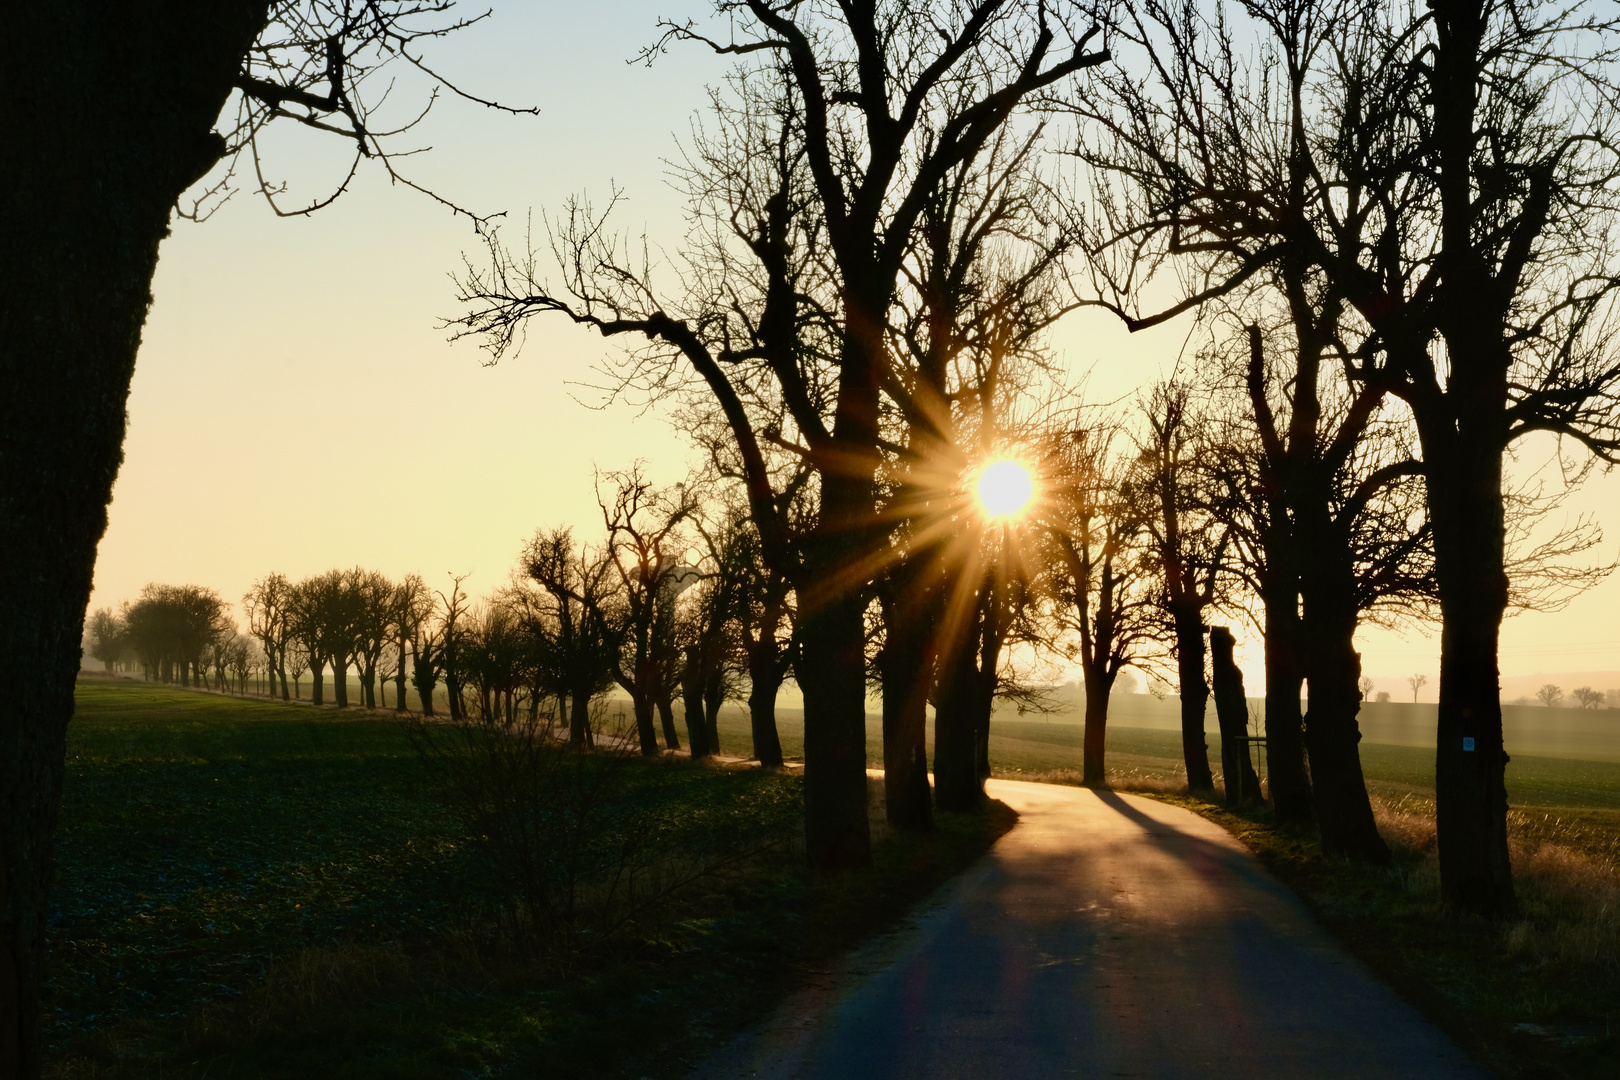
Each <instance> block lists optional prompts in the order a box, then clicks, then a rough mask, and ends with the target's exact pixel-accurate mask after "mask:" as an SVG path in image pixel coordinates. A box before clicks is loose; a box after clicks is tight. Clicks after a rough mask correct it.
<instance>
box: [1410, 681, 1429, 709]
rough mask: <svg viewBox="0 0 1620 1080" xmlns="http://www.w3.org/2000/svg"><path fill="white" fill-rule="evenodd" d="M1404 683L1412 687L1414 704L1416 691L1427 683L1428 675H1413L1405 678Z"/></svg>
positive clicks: (1416, 696)
mask: <svg viewBox="0 0 1620 1080" xmlns="http://www.w3.org/2000/svg"><path fill="white" fill-rule="evenodd" d="M1406 685H1407V686H1410V687H1411V688H1412V704H1414V705H1416V704H1417V699H1418V691H1419V690H1422V689H1423V688H1424V687H1425V686H1428V685H1429V677H1428V676H1427V675H1413V676H1412V677H1411V678H1409V679H1407V680H1406Z"/></svg>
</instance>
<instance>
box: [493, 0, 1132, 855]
mask: <svg viewBox="0 0 1620 1080" xmlns="http://www.w3.org/2000/svg"><path fill="white" fill-rule="evenodd" d="M718 8H719V11H720V12H721V13H723V14H724V15H725V16H726V17H728V18H729V19H730V20H731V27H732V32H733V33H734V34H735V35H736V36H735V37H734V38H732V39H730V40H726V41H722V40H719V39H715V38H711V37H707V36H704V35H703V34H702V33H701V31H700V30H698V29H697V28H696V27H695V26H693V25H692V24H669V25H668V26H667V32H666V34H665V36H664V37H663V38H662V39H661V40H660V41H659V42H658V44H657V45H655V46H654V47H653V48H652V49H650V50H649V51H648V55H649V57H651V56H652V55H656V54H657V53H658V52H661V51H662V50H663V49H664V48H666V47H668V46H669V45H672V44H674V43H676V42H680V41H691V42H696V43H698V44H699V45H701V46H704V47H707V48H711V49H713V50H715V51H717V52H720V53H724V54H733V55H739V56H742V57H744V58H745V59H744V60H743V65H744V66H743V68H742V70H741V74H740V76H739V79H740V82H734V83H733V84H732V86H734V87H736V86H739V85H742V83H746V82H751V83H752V84H753V85H756V86H761V87H764V88H765V90H764V91H763V92H762V95H761V97H760V98H759V99H758V100H760V102H761V104H762V106H763V108H762V110H761V111H760V112H758V113H756V115H758V116H759V117H760V118H761V121H762V123H763V124H764V125H766V126H767V127H774V128H775V131H774V132H772V136H773V137H769V138H767V139H766V140H764V146H763V147H761V146H759V145H758V144H755V145H750V146H747V147H746V148H745V150H746V152H747V153H748V154H749V156H753V155H755V154H759V153H760V151H761V150H763V151H764V154H765V155H766V156H767V157H769V158H774V159H776V160H777V161H780V162H786V163H788V164H789V165H790V168H788V169H777V170H775V171H776V172H777V173H778V175H781V176H786V177H797V179H796V180H794V181H792V182H790V183H788V184H786V185H774V186H773V187H771V188H769V189H767V190H768V191H769V195H768V196H767V198H766V199H765V200H762V202H763V205H759V206H758V209H759V210H760V211H764V212H760V213H757V214H755V213H749V214H747V216H742V215H738V214H735V213H730V214H722V215H720V216H719V218H718V220H721V221H726V220H731V221H734V222H736V223H737V225H736V226H734V227H735V228H738V230H739V231H740V232H742V234H743V235H742V236H740V237H739V238H738V239H740V240H741V241H742V242H743V244H744V245H746V246H747V249H748V250H749V251H750V252H751V258H752V259H753V260H757V263H758V265H760V266H761V267H762V268H763V270H764V273H763V274H762V275H760V276H761V277H762V278H764V279H765V282H766V284H767V286H768V289H767V293H766V296H765V300H766V303H764V304H761V305H758V306H756V305H754V304H753V303H750V304H749V306H748V310H751V311H754V312H759V313H760V315H761V317H760V320H759V322H758V323H757V324H752V325H745V326H740V327H737V329H738V331H739V332H738V333H737V334H736V335H735V336H732V337H727V336H722V335H720V334H718V333H716V332H717V331H719V330H721V329H723V328H724V329H730V328H731V326H733V325H735V324H734V323H732V322H731V320H730V318H729V317H724V316H723V317H720V318H715V317H714V313H715V312H716V308H717V307H718V306H721V305H712V304H709V303H701V304H699V305H697V306H695V307H694V308H693V309H692V310H693V314H694V315H697V314H699V313H701V315H702V317H703V318H705V319H707V320H708V321H707V322H706V323H702V322H694V321H689V320H688V319H684V318H680V317H676V316H672V315H671V314H668V313H666V311H665V304H664V302H663V300H662V298H660V297H658V296H657V295H656V294H655V293H653V292H652V290H651V288H650V286H648V285H647V284H646V283H647V274H646V273H644V272H635V271H632V272H631V273H629V274H625V273H623V272H622V271H623V270H624V269H627V268H626V267H625V260H624V259H623V258H622V255H621V253H620V252H618V251H616V250H605V251H604V250H593V249H594V248H596V247H597V246H598V244H597V241H598V238H600V237H602V236H603V235H604V233H603V231H602V228H601V226H600V224H599V223H597V222H591V223H589V224H584V223H581V224H580V225H579V226H577V227H574V226H573V225H571V226H570V230H569V232H568V239H567V240H566V241H565V243H564V245H563V247H564V263H565V266H567V267H569V268H570V273H571V279H570V281H569V283H568V291H569V293H570V294H571V295H560V294H558V293H557V292H554V291H553V290H551V289H549V288H547V287H545V286H544V284H543V283H541V282H539V281H537V280H535V279H534V277H533V274H532V265H533V264H532V261H530V262H529V263H528V266H529V268H530V270H529V272H525V271H524V269H523V267H524V264H523V262H522V261H521V260H519V261H516V262H514V261H513V260H511V259H509V258H506V257H504V255H503V253H501V252H499V251H497V252H495V253H494V255H495V258H494V261H493V269H492V272H491V273H488V274H482V275H471V276H470V277H469V278H468V280H466V281H465V282H464V288H463V292H464V294H465V295H466V298H467V299H468V300H469V301H470V302H471V303H472V304H474V305H475V308H474V310H473V311H471V312H470V313H469V314H468V315H467V316H466V318H465V320H464V325H465V326H467V327H468V328H469V329H470V330H472V331H476V332H487V333H489V334H490V335H491V338H492V340H493V341H494V343H495V344H496V346H497V348H501V347H504V346H505V345H506V344H508V343H509V342H510V341H511V335H512V332H513V328H514V327H515V325H516V324H518V323H519V322H520V321H521V320H522V319H523V318H525V317H526V316H527V315H529V314H530V313H534V312H543V311H560V312H564V313H566V314H567V315H569V316H570V317H572V318H574V319H576V320H577V321H580V322H584V323H586V324H587V325H591V326H595V327H597V328H598V329H599V330H601V331H602V332H603V333H605V334H618V333H635V334H639V335H644V336H645V337H646V338H648V339H649V340H653V341H663V342H667V343H668V344H669V346H671V347H672V348H673V349H674V350H676V351H677V353H678V355H679V356H681V357H683V358H684V359H685V360H686V361H688V362H689V363H690V364H691V365H692V368H693V369H694V370H695V371H696V372H697V374H698V375H699V376H700V377H701V378H702V380H703V381H704V383H705V384H706V386H707V387H708V389H709V390H710V392H712V393H713V394H714V396H715V399H716V401H717V402H718V403H719V404H720V405H721V407H722V408H723V409H724V411H725V413H726V416H727V420H728V422H729V423H730V424H731V426H732V428H733V433H734V436H735V438H736V439H737V443H738V448H739V452H740V455H741V457H742V458H743V461H744V462H745V465H746V469H747V475H748V490H749V501H750V505H751V508H752V510H753V512H754V515H755V520H756V522H757V523H758V524H759V525H760V528H761V530H762V535H763V536H765V538H766V544H767V547H768V548H773V549H777V550H778V551H779V550H780V548H779V547H778V544H779V541H780V540H781V537H780V536H779V535H773V533H775V531H776V529H777V527H778V522H777V520H776V507H775V505H774V502H773V499H772V490H771V477H770V475H769V471H768V469H767V468H766V465H765V462H764V458H763V455H762V454H761V453H760V452H759V450H758V444H759V442H760V441H761V438H762V436H765V435H767V434H770V435H774V436H775V437H777V438H780V437H781V433H780V430H777V431H774V432H772V431H768V430H767V429H765V428H764V427H763V426H756V424H755V422H754V419H753V418H752V417H750V416H749V414H748V412H747V409H746V407H745V405H744V403H743V401H742V399H741V396H740V395H739V393H738V391H737V386H736V384H735V383H734V382H733V379H732V377H731V376H728V374H727V372H726V370H725V369H724V368H723V367H722V366H721V365H720V364H719V363H717V362H716V359H717V355H718V354H722V353H726V354H731V355H737V354H743V355H742V356H739V357H738V358H739V359H742V358H743V356H746V357H748V358H750V359H753V360H754V361H755V363H754V364H752V365H750V368H749V370H750V371H756V372H758V373H759V374H760V376H761V377H763V378H765V379H768V380H770V381H772V382H773V383H774V385H775V386H776V387H777V388H778V390H779V391H780V394H781V400H782V401H783V403H784V404H785V405H786V406H787V408H788V409H789V410H791V413H792V417H791V419H792V422H793V425H794V429H795V431H794V434H796V435H797V437H798V438H799V439H802V440H803V442H802V444H796V445H797V448H798V450H799V452H801V453H803V454H804V455H805V457H806V459H807V461H809V462H810V464H811V465H812V466H813V468H814V469H815V471H816V475H817V480H818V490H819V511H818V514H817V517H816V520H815V525H814V527H813V528H812V529H811V530H810V532H809V534H808V535H807V536H806V537H805V538H804V540H803V542H802V543H801V544H799V545H797V553H798V558H797V559H796V560H793V561H792V565H793V567H794V573H795V575H796V576H795V580H794V585H795V591H796V593H797V596H798V623H797V627H796V639H797V641H798V644H799V656H798V663H797V669H798V676H799V681H800V685H801V686H802V687H803V689H804V691H805V756H806V778H805V783H806V788H805V793H806V794H805V798H806V815H805V828H806V839H807V854H808V857H809V861H810V865H811V866H812V868H814V869H815V870H816V871H817V872H818V873H820V872H834V871H838V870H841V869H843V868H846V867H852V866H861V865H864V864H866V863H867V862H868V861H869V860H870V857H871V855H870V833H869V831H868V826H867V820H866V780H865V763H866V754H865V746H864V744H865V697H866V679H865V670H864V666H865V665H864V649H863V643H864V635H865V624H864V613H865V609H866V603H867V586H868V585H869V583H870V582H871V580H872V577H873V575H874V573H875V571H876V569H877V562H876V559H875V555H876V553H877V551H878V550H879V548H880V546H881V544H882V542H883V540H884V537H883V531H882V530H881V529H878V528H877V527H876V526H877V522H876V520H875V510H876V496H877V476H878V471H879V467H880V464H881V460H882V455H881V448H880V441H881V439H880V415H881V402H882V396H883V393H884V389H883V387H884V381H885V378H886V376H887V373H888V371H889V367H890V358H889V356H888V352H887V348H886V342H885V340H884V329H885V328H886V327H887V325H888V322H889V311H890V308H891V306H892V304H893V301H894V297H895V293H896V290H897V288H898V286H899V280H900V274H901V267H902V263H903V261H904V259H905V255H906V252H907V251H908V249H909V248H910V246H911V243H912V240H913V236H914V230H915V228H916V226H917V225H918V223H919V222H920V221H921V218H922V213H923V209H924V206H925V204H926V203H927V201H928V200H929V199H930V198H931V197H932V196H933V194H934V192H936V191H937V190H938V188H939V184H940V180H941V179H942V178H943V177H944V176H945V175H946V174H947V173H949V172H950V170H952V169H954V168H956V167H957V166H959V165H960V164H962V163H963V162H965V161H968V160H971V159H972V158H973V157H975V156H976V155H977V154H978V153H979V152H980V151H981V150H982V148H983V147H984V146H985V145H986V144H987V143H988V142H989V140H990V139H991V138H993V137H994V135H995V134H996V133H997V132H998V131H999V130H1001V129H1002V128H1003V126H1004V125H1005V124H1006V123H1007V122H1008V120H1009V118H1010V117H1011V116H1012V115H1013V114H1014V113H1015V112H1016V111H1017V110H1018V109H1019V107H1020V106H1021V105H1022V104H1023V103H1025V102H1027V101H1028V100H1029V99H1030V98H1031V97H1032V96H1033V95H1035V94H1037V93H1039V92H1040V91H1042V90H1044V89H1046V88H1049V87H1054V86H1057V85H1059V84H1063V83H1065V82H1067V81H1068V80H1069V79H1070V78H1071V77H1072V76H1073V75H1074V74H1076V73H1077V72H1079V71H1081V70H1083V69H1085V68H1088V67H1091V66H1093V65H1095V64H1097V63H1099V62H1101V61H1102V60H1104V59H1106V54H1102V53H1088V52H1086V50H1085V44H1086V42H1088V41H1089V40H1090V39H1091V36H1092V35H1091V34H1090V33H1084V34H1077V33H1073V32H1072V31H1071V30H1070V27H1069V25H1068V22H1067V20H1068V18H1069V17H1072V16H1076V15H1078V14H1079V13H1078V12H1075V11H1071V10H1070V9H1069V8H1068V7H1067V5H1064V6H1063V7H1062V8H1061V9H1059V10H1056V11H1050V10H1049V9H1048V5H1046V4H1044V3H1028V2H1023V0H989V2H987V3H982V4H979V5H976V6H973V7H968V6H967V5H965V4H961V3H953V4H952V5H951V6H950V7H949V8H948V9H946V10H942V11H935V10H927V11H924V10H922V9H919V8H915V7H913V6H911V5H905V4H900V3H883V4H874V5H870V6H865V7H851V6H845V7H842V8H840V9H836V10H835V9H833V8H830V7H820V6H807V5H802V4H798V3H791V2H789V3H773V2H772V0H746V2H744V3H729V2H728V3H722V4H720V5H719V6H718ZM1065 38H1066V39H1067V40H1064V39H1065ZM1060 42H1061V44H1060ZM1071 44H1072V49H1071ZM743 107H744V108H745V109H746V108H748V104H747V102H746V98H745V101H744V106H743ZM778 194H780V195H781V198H776V196H777V195H778ZM800 207H804V208H806V209H810V210H812V211H813V215H814V219H815V221H816V222H817V223H818V225H817V229H816V232H817V233H818V235H819V236H820V238H821V239H822V241H823V246H822V248H821V252H822V258H823V259H824V262H825V266H826V267H827V268H828V272H829V277H830V278H831V279H832V281H831V283H832V284H833V286H834V288H833V289H832V291H831V292H830V294H829V299H833V298H835V302H834V303H832V304H829V305H827V306H826V307H825V311H826V313H827V320H828V322H829V323H830V324H831V326H832V328H833V329H834V330H835V332H836V352H835V353H829V354H827V355H825V356H824V357H823V363H822V366H821V371H822V373H823V374H825V375H826V376H828V377H826V378H824V379H823V378H821V377H818V378H816V379H815V380H807V379H806V378H805V372H804V370H803V369H801V367H800V365H799V359H800V355H801V354H799V353H798V351H797V349H796V348H794V345H795V344H796V343H795V342H794V341H793V338H794V336H795V328H796V326H797V324H798V321H799V320H798V317H797V316H798V312H797V308H798V297H796V296H795V295H794V293H793V292H791V291H786V289H785V286H786V285H787V283H788V282H790V281H791V273H790V272H789V270H788V266H787V265H786V264H787V263H788V261H789V258H790V257H791V256H792V252H791V249H790V248H788V247H787V246H785V245H784V244H783V242H782V241H784V240H786V239H787V237H788V235H789V232H788V223H789V222H790V221H792V219H794V218H795V217H796V216H798V211H799V209H800ZM739 209H740V208H739ZM750 209H752V208H750ZM796 235H798V236H802V235H804V231H803V230H802V229H801V230H798V231H797V233H796ZM741 276H742V275H738V277H739V279H740V278H741ZM626 282H629V283H632V285H631V286H628V287H627V286H626V284H625V283H626ZM738 284H739V285H740V284H741V281H740V280H739V281H738ZM771 287H774V288H775V289H776V291H775V292H771V291H769V290H770V288H771ZM750 291H751V290H750ZM773 297H775V298H776V299H777V302H776V303H774V304H772V303H770V302H769V301H770V300H771V299H772V298H773ZM725 304H726V305H729V304H731V301H730V300H729V298H728V299H727V300H726V301H725ZM677 310H678V308H677ZM773 320H774V321H773ZM744 321H745V322H747V320H744ZM782 328H785V330H786V332H780V331H781V330H782ZM733 342H735V343H737V344H738V345H740V346H741V347H740V348H734V346H733ZM665 355H667V354H665ZM738 374H739V375H741V374H743V373H742V372H739V373H738ZM822 387H825V388H826V389H828V390H829V391H831V393H830V394H829V396H828V398H827V399H826V400H825V401H824V402H820V403H818V401H817V400H816V398H815V397H814V396H812V393H811V391H812V388H815V389H817V390H819V389H821V388H822ZM822 404H830V405H831V409H830V410H829V411H830V412H831V414H832V423H831V425H830V426H829V425H828V423H827V417H826V413H825V412H824V411H823V409H822V408H821V405H822ZM772 558H773V559H776V558H777V555H776V554H775V553H773V555H772ZM777 565H779V566H782V567H784V568H785V567H787V566H788V565H789V562H788V561H787V560H781V561H777Z"/></svg>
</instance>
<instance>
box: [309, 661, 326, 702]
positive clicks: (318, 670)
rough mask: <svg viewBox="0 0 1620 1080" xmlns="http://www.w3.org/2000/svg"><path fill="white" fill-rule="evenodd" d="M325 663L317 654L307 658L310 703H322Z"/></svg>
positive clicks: (323, 698) (324, 700)
mask: <svg viewBox="0 0 1620 1080" xmlns="http://www.w3.org/2000/svg"><path fill="white" fill-rule="evenodd" d="M325 679H326V664H325V662H324V661H322V660H321V659H320V657H317V656H311V657H310V658H309V700H310V704H312V705H324V704H325V703H326V698H325V693H326V687H325Z"/></svg>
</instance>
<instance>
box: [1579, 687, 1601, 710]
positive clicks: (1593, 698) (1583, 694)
mask: <svg viewBox="0 0 1620 1080" xmlns="http://www.w3.org/2000/svg"><path fill="white" fill-rule="evenodd" d="M1573 693H1574V695H1575V700H1576V701H1578V702H1580V705H1581V708H1583V709H1600V708H1602V707H1603V691H1601V690H1594V689H1592V688H1591V687H1590V686H1577V687H1576V688H1575V689H1574V691H1573Z"/></svg>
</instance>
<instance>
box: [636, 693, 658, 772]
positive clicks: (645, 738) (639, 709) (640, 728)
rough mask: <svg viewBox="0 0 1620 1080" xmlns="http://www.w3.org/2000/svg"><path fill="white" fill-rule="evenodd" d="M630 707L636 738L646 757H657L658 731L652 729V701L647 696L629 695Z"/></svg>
mask: <svg viewBox="0 0 1620 1080" xmlns="http://www.w3.org/2000/svg"><path fill="white" fill-rule="evenodd" d="M630 707H631V710H632V711H633V712H634V713H635V717H636V738H637V739H638V740H639V741H640V743H641V752H642V754H643V755H644V756H646V757H657V756H658V731H657V729H656V728H654V727H653V701H652V698H651V697H650V696H648V695H647V694H636V693H632V694H631V695H630Z"/></svg>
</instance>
